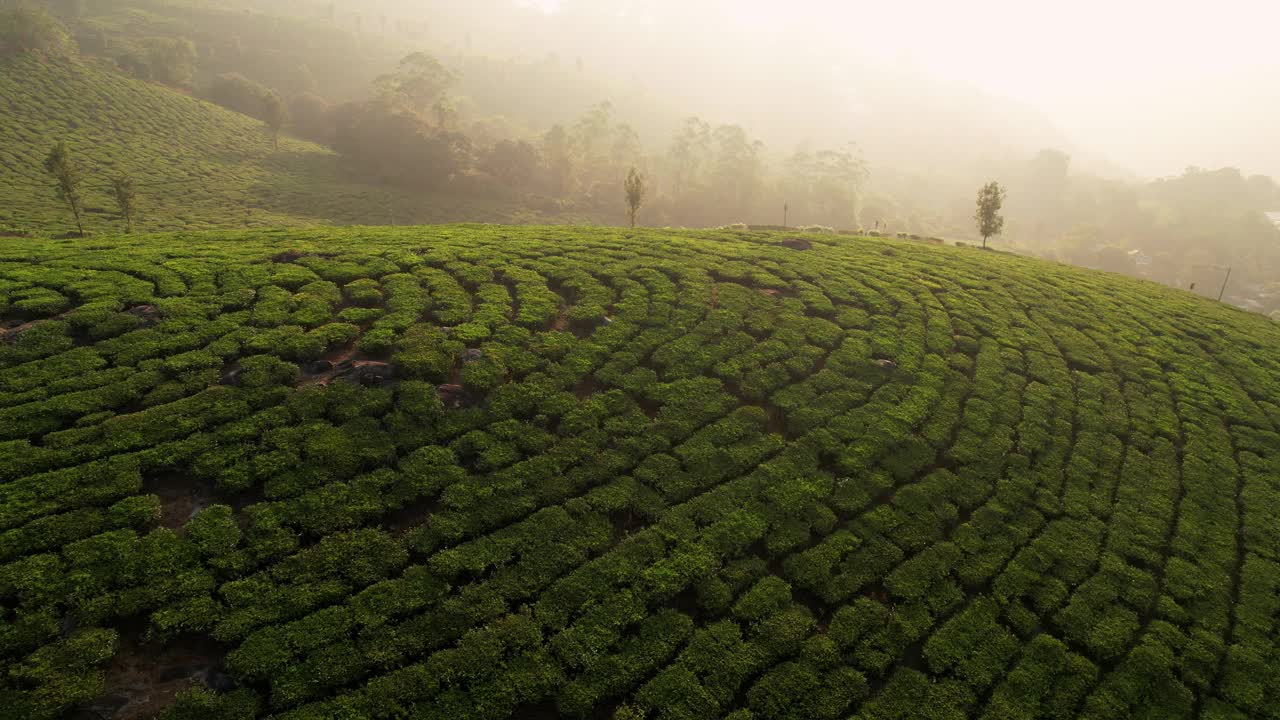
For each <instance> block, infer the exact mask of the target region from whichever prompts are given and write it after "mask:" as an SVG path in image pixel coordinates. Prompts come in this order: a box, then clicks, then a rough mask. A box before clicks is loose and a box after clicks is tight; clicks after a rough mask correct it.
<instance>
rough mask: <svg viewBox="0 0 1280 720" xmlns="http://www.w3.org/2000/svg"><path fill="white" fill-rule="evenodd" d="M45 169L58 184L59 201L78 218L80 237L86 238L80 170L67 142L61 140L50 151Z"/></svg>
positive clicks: (77, 225) (77, 224) (77, 226)
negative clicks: (82, 214) (82, 219)
mask: <svg viewBox="0 0 1280 720" xmlns="http://www.w3.org/2000/svg"><path fill="white" fill-rule="evenodd" d="M44 169H45V170H46V171H47V172H48V173H49V174H50V175H51V176H53V179H54V182H56V183H57V190H58V199H59V200H61V201H63V202H65V203H66V204H67V207H68V208H70V209H71V214H72V215H74V216H75V218H76V229H77V230H79V231H80V237H84V224H83V223H82V222H81V220H80V215H81V212H82V211H83V208H84V205H83V203H82V202H81V199H80V182H81V178H80V168H79V167H78V166H77V165H76V162H75V158H73V157H71V149H70V148H68V147H67V143H66V141H65V140H59V141H58V144H57V145H54V146H53V150H50V151H49V157H47V158H45V161H44Z"/></svg>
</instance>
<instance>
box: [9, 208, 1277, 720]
mask: <svg viewBox="0 0 1280 720" xmlns="http://www.w3.org/2000/svg"><path fill="white" fill-rule="evenodd" d="M797 239H802V240H803V241H804V242H803V243H798V242H794V241H795V240H797ZM784 243H785V244H784ZM0 321H2V322H3V327H4V328H5V330H4V337H3V340H2V341H0V655H2V656H3V661H4V667H5V668H7V670H6V672H5V673H4V674H3V675H0V707H4V708H5V709H6V711H8V712H13V713H16V716H17V717H31V718H52V717H58V716H61V715H64V714H69V713H70V712H72V708H75V707H86V706H94V707H99V708H101V707H105V706H104V705H103V703H109V702H110V698H112V697H115V696H120V695H121V693H124V698H125V700H130V695H129V693H130V692H133V693H135V694H136V693H137V690H136V688H135V689H134V690H132V691H131V690H129V689H128V687H129V686H128V683H129V682H131V681H133V680H131V678H133V679H136V676H134V675H130V674H129V672H128V668H130V667H133V666H136V665H137V664H139V663H141V665H142V666H143V667H149V668H152V670H153V671H154V672H153V675H163V676H164V677H165V678H166V679H165V680H164V682H170V681H173V678H174V677H177V678H178V680H180V681H181V682H179V686H185V685H187V684H191V685H192V686H193V687H195V688H197V689H194V690H189V691H186V692H184V693H183V694H182V695H181V696H180V699H179V700H178V701H177V703H176V704H173V705H172V706H171V707H169V709H168V710H167V711H166V712H167V716H168V717H170V718H197V717H199V718H209V717H216V718H248V717H254V716H258V717H266V716H268V715H270V716H272V717H278V718H287V719H289V720H303V719H307V718H333V717H352V718H354V717H386V718H392V717H396V718H399V717H410V716H412V717H439V718H503V717H531V716H549V715H553V714H560V715H563V716H566V717H618V718H637V717H647V718H663V719H671V720H675V719H677V718H711V717H733V718H741V719H746V718H760V719H764V720H771V719H774V718H823V719H828V718H829V719H836V718H841V719H843V718H849V717H858V718H868V719H871V718H876V719H879V718H907V717H937V718H963V717H977V718H990V719H993V720H994V719H996V718H1062V717H1074V716H1077V715H1078V716H1083V717H1090V718H1128V717H1136V716H1141V717H1161V718H1192V717H1221V718H1235V717H1258V718H1262V717H1275V715H1274V713H1275V712H1276V708H1277V707H1280V676H1278V675H1277V673H1280V644H1278V643H1280V435H1278V434H1277V432H1278V429H1280V355H1277V353H1276V348H1277V347H1280V327H1277V326H1276V325H1275V324H1274V323H1271V322H1270V321H1268V320H1267V319H1266V318H1263V317H1261V316H1255V315H1249V314H1246V313H1242V312H1238V311H1235V310H1233V309H1231V308H1228V307H1225V306H1222V305H1218V304H1215V303H1212V302H1209V301H1207V300H1205V299H1203V298H1199V297H1196V296H1193V295H1191V294H1187V293H1182V292H1178V291H1174V290H1170V289H1167V288H1163V287H1160V286H1157V285H1154V284H1149V283H1143V282H1140V281H1135V280H1129V279H1125V278H1121V277H1117V276H1110V275H1104V274H1100V273H1091V272H1086V271H1081V270H1077V269H1072V268H1069V267H1065V266H1060V265H1054V264H1048V263H1041V262H1037V261H1030V260H1025V259H1021V258H1017V257H1013V256H1007V255H1001V254H994V253H981V252H977V251H974V250H965V249H958V248H945V247H935V246H930V245H923V244H918V243H906V242H898V241H895V240H879V239H866V238H861V239H860V238H852V237H846V236H839V235H834V234H807V235H803V236H796V235H795V234H791V233H769V232H748V231H739V230H733V229H725V230H719V231H707V232H660V231H623V230H608V229H575V228H558V229H551V228H527V229H514V228H507V227H497V226H467V227H437V228H413V229H394V230H386V229H343V230H296V231H264V232H255V231H242V232H236V233H210V234H191V233H188V234H183V235H163V236H122V237H107V238H96V239H92V240H69V241H32V240H17V239H8V240H0ZM192 648H199V650H198V651H195V650H192ZM193 654H194V656H195V657H196V658H197V660H199V659H200V658H203V660H201V661H200V662H203V663H204V664H200V662H196V663H195V664H191V662H190V661H189V660H188V661H187V662H188V664H187V665H184V666H181V668H182V670H181V671H180V672H176V673H174V672H169V670H172V667H170V666H169V665H166V663H170V664H171V663H172V662H174V660H173V659H174V658H175V657H179V656H181V657H188V658H189V657H190V656H192V655H193ZM157 666H158V667H160V668H161V669H162V670H165V671H164V672H161V671H158V670H156V667H157ZM122 668H123V669H122ZM166 668H167V669H166ZM188 676H189V677H190V680H188V679H187V678H188ZM166 687H170V686H166ZM104 698H105V699H104ZM118 709H120V708H119V706H118V705H117V706H116V707H112V708H109V711H114V710H118ZM157 709H158V708H157ZM125 710H128V707H126V708H125Z"/></svg>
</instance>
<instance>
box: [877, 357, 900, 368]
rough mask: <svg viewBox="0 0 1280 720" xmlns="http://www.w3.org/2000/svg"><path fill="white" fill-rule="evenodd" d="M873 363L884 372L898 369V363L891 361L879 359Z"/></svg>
mask: <svg viewBox="0 0 1280 720" xmlns="http://www.w3.org/2000/svg"><path fill="white" fill-rule="evenodd" d="M875 363H876V364H877V365H879V366H880V367H882V368H884V369H885V370H897V369H898V363H896V362H894V361H892V360H885V359H880V360H876V361H875Z"/></svg>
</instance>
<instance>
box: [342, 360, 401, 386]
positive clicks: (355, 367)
mask: <svg viewBox="0 0 1280 720" xmlns="http://www.w3.org/2000/svg"><path fill="white" fill-rule="evenodd" d="M346 377H347V378H348V379H350V380H352V381H353V382H358V383H360V384H361V385H364V386H365V387H378V386H380V385H385V384H386V383H388V382H390V381H391V379H392V378H393V377H395V368H393V367H391V365H390V363H384V362H374V361H372V360H361V361H358V362H354V363H352V369H351V372H350V373H349V374H348V375H346Z"/></svg>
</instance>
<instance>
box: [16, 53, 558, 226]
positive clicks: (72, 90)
mask: <svg viewBox="0 0 1280 720" xmlns="http://www.w3.org/2000/svg"><path fill="white" fill-rule="evenodd" d="M0 98H3V101H2V102H3V103H4V105H3V106H4V107H5V111H6V119H5V122H3V123H0V193H2V194H3V196H4V198H5V203H4V205H3V207H0V230H4V229H8V230H9V231H11V232H26V233H36V234H56V233H59V232H68V231H71V230H74V229H75V226H74V223H73V221H72V218H71V216H70V214H69V213H68V212H67V210H66V208H65V207H64V206H63V205H62V203H61V202H60V201H59V200H58V198H57V196H56V194H55V193H54V190H53V183H52V181H51V180H50V179H49V177H48V176H47V175H46V174H45V170H44V159H45V156H46V155H47V154H48V153H49V150H50V148H51V147H52V145H53V144H54V143H55V142H57V141H58V140H65V141H66V142H67V143H68V145H69V146H70V147H71V149H72V152H73V153H74V155H75V156H76V157H77V158H78V160H79V161H80V164H81V165H82V173H83V175H84V176H85V185H86V199H85V202H86V206H87V209H88V213H89V218H88V220H87V222H86V226H87V229H88V230H90V231H91V232H99V233H101V232H111V231H119V230H122V229H123V228H124V222H123V220H122V219H121V218H120V217H118V212H117V209H116V206H115V203H114V201H113V200H112V198H111V196H110V182H111V179H112V178H113V177H115V176H117V175H120V174H128V175H131V176H132V177H133V179H134V181H135V183H136V185H137V192H138V202H139V205H140V211H139V212H140V217H139V219H138V223H137V224H138V226H139V228H141V229H144V230H193V229H202V228H206V229H207V228H220V227H221V228H228V227H245V226H268V225H270V226H287V225H302V224H317V223H320V224H328V223H340V224H350V223H361V224H374V223H377V224H387V223H408V222H444V221H451V220H452V221H457V220H461V219H468V220H493V221H503V220H505V221H508V222H511V221H519V220H521V219H523V218H525V217H538V215H537V214H536V213H532V212H526V211H524V210H522V209H520V208H515V207H511V206H509V205H503V204H501V203H498V202H494V201H483V200H471V199H467V198H465V197H461V196H454V195H444V194H434V195H432V196H430V197H424V196H423V195H421V194H414V193H409V192H405V191H401V190H396V189H393V188H388V187H386V186H383V185H377V184H374V183H366V182H363V181H362V180H360V179H359V177H358V176H356V175H354V174H353V173H352V172H351V171H350V170H349V169H348V168H346V167H344V166H343V163H342V161H341V158H340V157H339V156H338V155H336V154H335V153H333V152H332V151H330V150H329V149H327V148H324V147H322V146H320V145H317V144H314V143H311V142H306V141H301V140H297V139H294V138H291V137H287V136H285V137H282V138H281V140H280V145H279V148H278V149H274V148H273V146H272V141H271V137H270V135H269V134H268V132H267V131H266V129H265V127H264V125H263V124H262V123H261V122H259V121H257V120H254V119H252V118H249V117H247V116H245V115H241V114H239V113H235V112H231V111H229V110H226V109H224V108H220V107H218V106H216V105H213V104H211V103H208V102H205V101H202V100H197V99H195V98H192V97H190V96H188V95H185V94H182V93H181V92H178V91H175V90H173V89H170V88H166V87H163V86H160V85H157V84H154V83H150V82H143V81H140V80H135V79H131V78H128V77H125V76H123V75H121V74H120V73H118V72H116V71H114V70H111V69H106V68H103V67H100V66H98V65H96V64H94V63H93V62H88V61H86V62H81V61H78V60H74V59H61V58H52V57H45V56H40V55H34V54H24V55H16V56H10V57H0Z"/></svg>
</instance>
